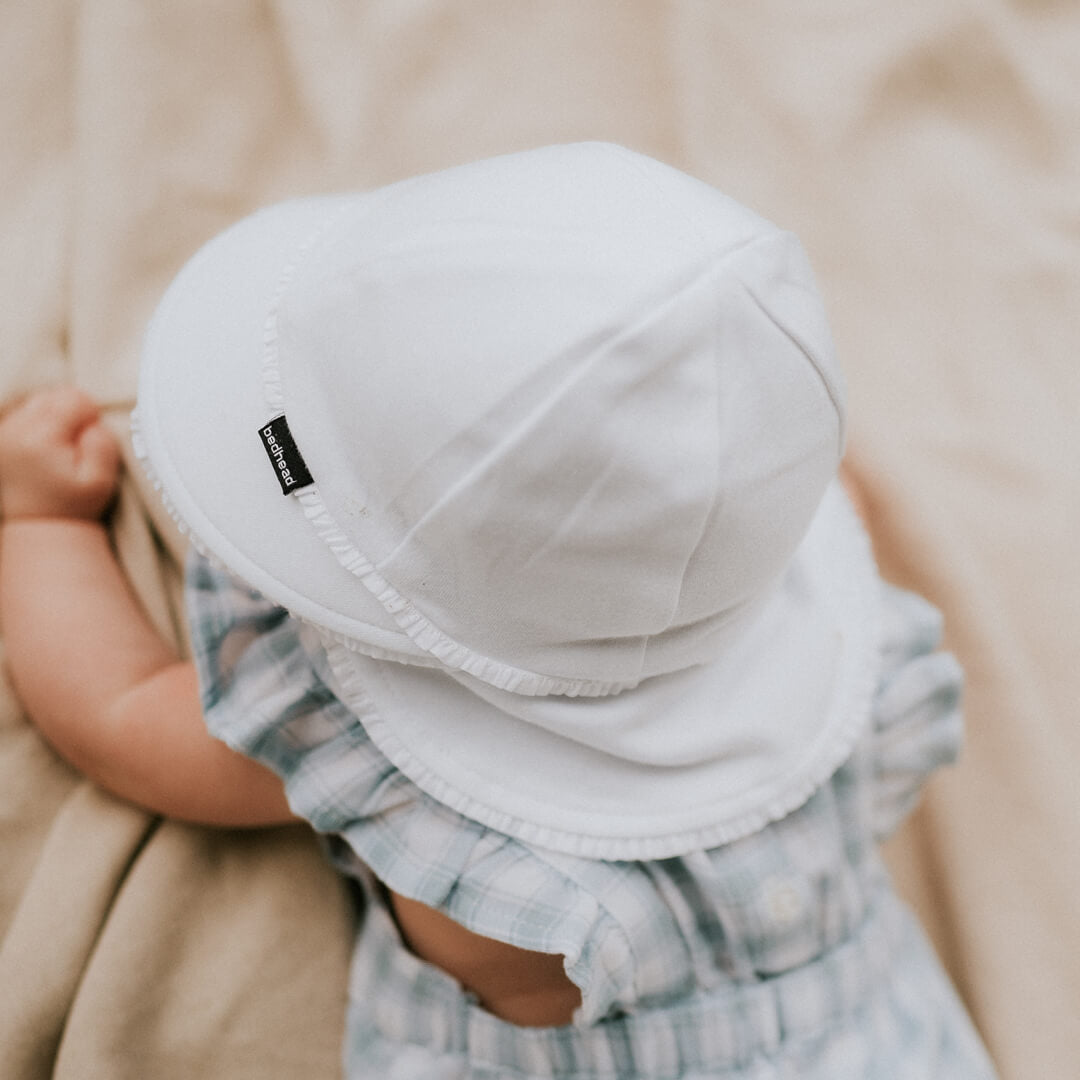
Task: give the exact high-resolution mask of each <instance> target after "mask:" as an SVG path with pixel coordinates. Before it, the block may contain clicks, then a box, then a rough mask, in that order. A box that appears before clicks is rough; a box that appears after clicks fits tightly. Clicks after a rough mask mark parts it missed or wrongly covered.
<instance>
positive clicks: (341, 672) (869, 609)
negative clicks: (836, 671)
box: [320, 498, 883, 860]
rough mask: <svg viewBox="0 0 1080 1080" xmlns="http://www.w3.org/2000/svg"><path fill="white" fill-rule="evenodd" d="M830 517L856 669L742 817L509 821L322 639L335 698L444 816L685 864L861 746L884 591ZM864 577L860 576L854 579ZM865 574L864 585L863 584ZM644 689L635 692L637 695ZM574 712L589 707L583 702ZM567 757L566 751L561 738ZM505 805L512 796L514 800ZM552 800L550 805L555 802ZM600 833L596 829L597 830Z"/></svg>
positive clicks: (739, 832) (763, 816) (779, 808)
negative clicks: (791, 762) (823, 725)
mask: <svg viewBox="0 0 1080 1080" xmlns="http://www.w3.org/2000/svg"><path fill="white" fill-rule="evenodd" d="M841 502H842V505H841V506H840V507H839V508H838V512H839V513H840V514H842V515H843V516H845V517H847V518H850V527H848V522H845V523H844V525H845V527H844V528H843V533H844V536H843V538H842V541H841V544H840V545H839V546H840V547H842V548H844V549H845V550H843V551H841V552H838V553H837V555H838V558H839V559H840V561H841V562H842V563H843V564H844V565H846V566H848V567H850V568H851V573H850V574H845V575H844V576H843V577H842V578H840V579H839V580H838V581H837V589H838V590H839V591H842V592H843V593H844V594H845V595H844V606H845V607H847V608H848V610H849V611H850V612H851V613H852V617H851V618H850V620H849V621H848V622H847V624H846V629H847V631H848V633H849V634H851V635H852V638H853V640H856V641H857V642H858V643H859V644H858V645H856V648H857V649H858V650H859V652H860V656H859V657H858V658H857V659H856V661H855V663H854V665H853V666H854V668H855V670H854V671H853V672H852V674H851V676H850V678H849V679H848V680H847V685H846V687H845V691H844V693H843V697H842V699H841V700H840V701H838V702H836V703H834V706H833V709H834V715H836V716H837V718H836V719H835V720H834V722H833V723H832V724H830V725H828V727H827V730H826V731H825V732H824V733H823V735H822V737H820V738H819V739H817V740H816V742H815V743H814V745H813V746H812V747H811V749H810V751H809V753H808V754H806V755H805V756H804V757H803V758H802V759H800V761H799V762H798V763H797V764H796V765H795V766H794V767H792V768H790V769H788V770H787V771H786V772H785V773H784V774H783V775H781V776H780V777H777V778H774V779H773V780H772V781H769V782H766V783H764V784H762V785H759V788H758V789H757V790H756V791H754V790H751V791H748V792H746V793H745V794H744V795H743V797H742V800H741V801H742V802H743V803H744V804H749V805H748V808H746V809H744V810H740V811H737V812H735V813H733V814H728V815H726V816H723V817H721V818H720V819H719V820H712V821H705V822H701V821H697V822H691V823H689V824H687V823H686V820H685V818H686V815H685V814H684V815H681V817H682V820H678V819H673V820H671V822H670V824H668V825H665V824H664V823H663V812H662V811H661V812H660V814H658V815H656V817H657V818H659V819H660V823H659V824H654V825H653V827H652V828H651V829H650V830H649V834H648V835H642V834H641V832H639V833H636V834H634V835H627V834H626V828H627V823H628V820H630V821H632V820H633V815H634V812H635V811H636V810H638V809H639V803H638V802H637V801H635V793H634V792H633V791H627V793H626V806H625V808H624V810H623V811H622V812H621V813H617V812H613V813H612V814H611V815H610V819H611V821H612V822H613V824H614V825H615V829H614V830H612V831H611V833H610V834H609V835H605V834H604V833H605V830H604V828H603V824H601V823H603V822H604V816H603V815H599V814H597V813H596V812H591V811H590V812H583V815H582V827H581V830H580V831H578V830H572V829H569V828H565V827H558V826H554V825H549V824H543V823H541V822H539V821H535V820H529V819H528V818H527V817H523V816H521V814H520V813H511V812H508V811H506V810H502V809H500V808H499V807H498V806H496V805H493V803H494V802H495V801H497V800H487V801H482V800H481V799H478V798H477V797H476V795H475V794H474V793H475V792H476V791H482V790H485V789H490V787H491V778H490V777H486V776H481V775H479V774H475V773H474V774H473V779H470V780H469V782H467V783H466V782H463V781H462V779H461V778H460V777H459V778H458V780H457V782H455V781H453V780H448V779H447V778H446V776H444V775H442V774H441V773H439V772H436V771H435V770H434V769H433V768H432V767H431V766H430V765H428V764H427V763H426V762H425V761H424V760H422V759H421V758H419V757H418V756H417V755H416V754H415V753H414V752H413V751H412V750H411V749H410V747H409V746H408V745H407V744H406V743H405V742H403V741H402V739H401V738H400V735H399V733H398V731H397V730H396V728H395V727H394V725H393V724H392V723H390V722H389V721H387V720H386V719H385V718H384V717H383V716H382V714H381V713H380V712H379V709H378V707H377V705H376V704H375V703H374V702H373V701H372V699H371V697H370V695H369V694H368V692H367V689H366V688H365V679H364V676H363V674H362V672H360V671H358V670H357V669H356V668H355V667H354V665H353V664H352V663H351V662H350V660H349V652H350V651H351V650H350V648H349V646H348V644H347V643H346V642H344V641H343V640H341V639H340V638H337V637H335V636H334V635H331V634H327V633H326V632H325V631H322V632H321V634H320V636H321V637H322V640H323V645H324V648H325V650H326V654H327V658H328V660H329V663H330V668H331V671H332V672H333V675H334V679H335V683H336V685H335V686H334V690H335V693H337V694H338V695H339V697H340V699H341V700H342V701H343V702H344V704H345V705H346V707H348V708H349V709H350V710H351V711H353V712H354V713H355V714H356V715H357V716H358V717H360V718H361V719H362V722H363V725H364V728H365V730H366V731H367V732H368V734H369V735H370V736H371V739H372V741H373V742H374V743H375V744H376V745H377V746H378V748H379V749H380V750H381V751H382V753H383V754H385V755H386V757H387V758H388V760H389V761H390V762H391V764H393V765H394V766H396V767H397V768H398V769H400V770H401V771H402V772H403V773H404V774H405V775H406V776H407V777H408V778H409V779H410V780H412V782H413V783H414V784H416V786H417V787H419V788H420V789H421V790H422V791H424V792H426V793H427V794H428V795H430V796H431V797H432V798H433V799H435V800H437V801H438V802H440V803H442V804H443V805H444V806H448V807H449V808H450V809H452V810H456V811H457V812H458V813H460V814H462V815H464V816H465V817H467V818H470V819H472V820H473V821H477V822H479V823H480V824H482V825H486V826H488V827H489V828H492V829H495V830H496V831H498V832H501V833H504V834H506V835H509V836H512V837H514V838H516V839H518V840H521V841H522V842H524V843H527V844H534V845H536V846H538V847H543V848H548V849H550V850H553V851H558V852H562V853H564V854H567V855H573V856H578V857H581V858H587V859H604V860H638V859H647V860H651V859H664V858H672V857H675V856H680V855H685V854H688V853H689V852H692V851H698V850H709V849H710V848H714V847H719V846H721V845H723V844H729V843H733V842H735V841H736V840H741V839H742V838H743V837H746V836H750V835H752V834H753V833H756V832H758V831H759V830H761V829H763V828H765V827H766V826H767V825H770V824H771V823H773V822H775V821H779V820H780V819H781V818H784V817H786V816H787V815H788V814H790V813H792V812H793V811H794V810H797V809H798V808H799V807H800V806H802V805H803V804H804V803H805V802H806V801H807V800H808V799H809V798H810V797H811V796H812V795H813V794H814V793H815V792H816V791H817V790H818V789H819V788H820V787H821V786H822V785H823V784H825V783H826V781H828V779H829V778H830V777H831V776H832V775H833V773H835V772H836V770H837V769H838V768H839V767H840V766H841V765H842V764H843V763H844V762H845V761H846V760H847V759H848V758H849V757H850V756H851V753H852V751H853V750H854V749H855V746H856V744H857V743H858V741H859V739H860V738H862V737H863V735H864V734H865V732H866V730H867V727H868V725H869V723H870V717H871V714H872V710H873V702H874V698H875V696H876V694H877V691H878V686H879V679H880V668H881V664H880V653H881V635H882V612H881V608H882V603H883V597H882V585H881V582H880V579H879V578H878V577H877V574H876V571H874V561H873V556H872V553H871V548H870V541H869V537H868V536H866V535H865V533H864V531H863V530H862V528H861V527H860V526H859V525H858V524H857V521H856V518H855V512H854V510H853V509H852V508H851V506H850V505H849V504H848V503H847V500H846V498H842V499H841ZM863 568H866V573H861V572H860V570H862V569H863ZM868 574H872V580H868ZM647 681H648V680H645V682H644V683H642V684H639V685H640V687H641V688H644V685H645V684H646V683H647ZM581 704H582V707H584V708H587V707H588V706H587V704H586V703H585V702H582V703H581ZM566 741H567V746H568V750H572V749H573V744H572V742H571V740H569V739H567V740H566ZM512 798H513V796H512ZM557 801H558V799H557V796H554V795H553V802H556V803H557ZM707 815H708V808H707V807H703V808H702V811H701V814H700V815H698V816H699V818H700V817H707ZM598 824H600V828H597V825H598Z"/></svg>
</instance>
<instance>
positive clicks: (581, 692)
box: [293, 485, 638, 697]
mask: <svg viewBox="0 0 1080 1080" xmlns="http://www.w3.org/2000/svg"><path fill="white" fill-rule="evenodd" d="M293 497H294V498H295V499H296V500H297V502H299V503H300V505H301V506H302V507H303V509H304V514H305V516H306V517H307V519H308V521H310V522H311V524H312V526H313V528H314V529H315V531H316V533H317V534H318V535H319V537H320V538H321V539H322V540H323V542H324V543H325V544H326V545H327V547H328V548H329V549H330V550H331V551H332V552H333V554H334V557H335V558H336V559H337V561H338V562H339V563H340V564H341V565H342V566H343V567H344V568H345V569H346V570H348V571H349V573H351V574H353V575H354V576H355V577H357V578H358V579H359V580H360V582H361V583H362V584H363V586H364V587H365V588H366V589H367V590H368V592H370V593H371V595H372V596H374V597H375V599H376V600H378V602H379V603H380V604H381V605H382V607H383V609H384V610H385V611H386V612H387V613H388V614H389V615H390V616H391V617H392V618H393V619H394V621H395V622H396V623H397V624H398V626H399V627H400V629H401V630H402V631H403V632H404V633H405V634H406V635H407V636H408V637H409V638H410V639H411V640H412V642H413V643H414V644H415V645H416V646H417V647H418V648H420V649H422V650H423V651H424V652H425V653H428V654H429V655H430V656H432V657H434V658H435V659H436V660H437V661H438V663H439V665H440V666H442V667H444V668H449V669H451V670H453V671H464V672H465V673H466V674H468V675H472V676H473V677H474V678H476V679H479V680H480V681H481V682H483V683H487V684H488V685H489V686H493V687H495V688H496V689H498V690H506V691H508V692H510V693H514V694H522V695H524V696H527V697H545V696H548V695H553V694H560V695H565V696H566V697H604V696H607V695H609V694H617V693H620V692H621V691H623V690H630V689H632V688H633V687H634V686H636V685H637V682H638V680H635V681H633V682H603V681H600V680H596V679H566V678H558V677H555V676H551V675H540V674H537V673H536V672H533V671H528V670H526V669H524V668H519V667H515V666H514V665H512V664H507V663H505V662H503V661H501V660H495V659H493V658H492V657H489V656H485V655H483V654H482V653H479V652H476V651H475V650H474V649H470V648H469V647H468V646H467V645H463V644H461V642H459V641H456V640H454V639H453V638H452V637H450V636H449V635H448V634H447V633H445V632H444V631H442V630H440V629H439V628H438V627H437V626H435V625H434V623H432V622H431V621H430V620H429V619H428V618H427V617H426V616H424V615H422V614H421V613H420V612H419V611H418V610H417V609H416V607H415V606H414V605H413V603H412V602H411V601H410V600H408V599H407V598H406V597H404V596H402V595H401V593H399V592H398V591H397V589H395V588H394V587H393V585H391V584H390V583H389V582H388V581H387V580H386V579H385V578H384V577H383V576H382V575H381V574H380V573H379V572H378V571H377V570H376V568H375V566H374V565H373V564H372V562H371V560H370V559H368V558H367V557H366V556H365V555H364V554H363V553H361V552H360V551H359V550H358V549H357V548H356V547H355V546H354V545H353V543H352V541H351V540H350V539H349V537H348V536H346V534H345V532H344V531H343V530H342V529H341V527H340V526H339V525H338V524H337V522H336V521H335V520H334V518H333V516H332V515H331V513H330V512H329V510H327V508H326V505H325V503H324V502H323V500H322V496H321V495H320V494H319V489H318V485H312V486H310V487H307V488H305V489H304V490H303V491H298V492H297V493H296V494H295V495H294V496H293ZM355 651H357V652H362V653H364V655H366V656H367V655H371V654H370V652H369V650H368V648H367V646H366V645H365V644H363V643H358V645H357V648H356V649H355Z"/></svg>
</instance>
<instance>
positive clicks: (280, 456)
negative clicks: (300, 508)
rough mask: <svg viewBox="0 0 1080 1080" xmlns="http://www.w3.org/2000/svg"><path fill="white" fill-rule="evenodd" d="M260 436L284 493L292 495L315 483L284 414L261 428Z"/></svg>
mask: <svg viewBox="0 0 1080 1080" xmlns="http://www.w3.org/2000/svg"><path fill="white" fill-rule="evenodd" d="M259 438H260V439H262V444H263V447H264V448H265V449H266V454H267V456H268V457H269V458H270V464H271V465H273V466H274V473H275V475H276V476H277V478H278V483H279V484H280V485H281V493H282V494H283V495H291V494H292V493H293V492H294V491H299V490H300V489H301V488H305V487H307V486H308V485H309V484H314V483H315V481H314V480H312V478H311V473H309V472H308V469H307V466H306V465H305V464H304V459H303V458H302V457H301V456H300V451H299V450H297V448H296V441H295V440H294V439H293V437H292V432H291V431H289V422H288V421H287V420H286V419H285V417H284V416H275V417H274V419H273V420H271V421H270V423H268V424H264V425H263V426H262V427H261V428H259Z"/></svg>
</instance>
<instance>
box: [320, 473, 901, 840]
mask: <svg viewBox="0 0 1080 1080" xmlns="http://www.w3.org/2000/svg"><path fill="white" fill-rule="evenodd" d="M879 603H880V582H879V579H878V577H877V573H876V568H875V566H874V563H873V558H872V555H871V552H870V547H869V540H868V538H867V536H866V534H865V531H864V530H863V528H862V526H861V523H860V522H859V521H858V518H857V516H856V515H855V512H854V511H853V509H852V508H851V506H850V504H849V503H848V500H847V498H846V496H845V495H844V493H843V491H842V489H841V488H840V485H839V484H834V485H833V486H832V488H831V489H830V490H829V491H828V492H827V494H826V496H825V499H824V500H823V502H822V504H821V507H820V509H819V511H818V513H817V516H816V518H815V520H814V522H813V524H812V526H811V529H810V531H809V533H808V535H807V536H806V538H805V540H804V541H803V543H802V545H801V546H800V548H799V550H798V552H797V554H796V556H795V559H794V560H793V563H792V565H791V567H790V568H789V570H788V571H787V572H786V574H785V575H784V577H783V579H782V580H781V581H780V582H779V583H778V584H777V587H776V588H775V590H774V591H773V592H772V594H771V596H770V598H769V600H768V602H767V603H766V604H765V605H764V606H763V607H762V608H761V609H760V611H759V612H758V615H757V617H756V619H754V620H753V621H752V622H751V623H750V624H749V625H748V626H747V628H746V631H745V633H744V634H743V635H742V637H741V638H740V640H738V641H737V642H735V643H734V645H733V646H732V647H730V648H727V649H725V650H724V651H723V653H722V654H721V655H718V656H717V657H716V658H715V660H713V661H712V662H710V663H706V664H702V665H697V666H695V667H692V668H688V669H686V670H684V671H680V672H676V673H674V674H671V675H660V676H656V677H654V678H651V679H647V680H645V681H644V682H642V683H641V684H640V685H638V686H637V687H636V688H634V689H632V690H626V691H623V692H622V693H620V694H616V695H612V696H610V697H592V698H590V697H548V698H542V697H541V698H537V697H524V696H522V695H515V694H512V693H508V692H506V691H500V690H497V689H495V688H493V687H490V686H487V685H485V684H484V683H481V682H480V681H479V680H476V679H472V678H470V677H469V676H467V675H463V674H461V673H460V672H456V673H454V672H444V671H437V670H426V669H422V668H417V667H413V666H411V665H406V664H400V663H394V662H388V661H380V660H377V659H373V658H371V657H369V656H364V655H362V654H360V653H357V652H356V651H354V650H351V649H349V648H348V647H346V646H345V645H344V644H342V643H341V642H336V641H329V640H327V641H325V642H324V644H325V647H326V648H327V651H328V653H329V657H330V664H331V668H332V670H333V673H334V676H335V679H336V683H337V685H336V687H335V690H336V692H337V693H338V694H339V695H340V696H341V697H342V699H343V700H344V701H345V702H346V704H348V705H349V706H350V707H351V708H352V709H353V710H354V711H356V713H357V714H358V715H360V716H362V717H363V723H364V727H365V729H366V730H367V732H368V734H369V735H370V736H371V738H372V739H373V741H374V742H375V743H376V745H378V747H379V748H380V749H381V750H382V752H383V753H384V754H386V756H387V757H388V758H389V759H390V761H391V762H393V764H394V765H396V766H397V767H398V768H399V769H401V771H402V772H403V773H405V774H406V775H407V776H408V777H409V778H410V779H411V780H412V781H413V782H414V783H415V784H417V786H418V787H420V788H421V789H422V790H424V791H426V792H427V793H428V794H429V795H431V796H432V797H434V798H435V799H437V800H438V801H439V802H441V803H443V804H445V805H448V806H450V807H452V808H453V809H455V810H457V811H459V812H460V813H462V814H464V815H465V816H467V817H470V818H472V819H473V820H476V821H479V822H481V823H482V824H485V825H488V826H490V827H491V828H494V829H496V830H498V831H500V832H503V833H506V834H508V835H510V836H514V837H516V838H518V839H520V840H523V841H525V842H528V843H531V844H536V845H539V846H542V847H545V848H549V849H551V850H554V851H559V852H562V853H566V854H571V855H577V856H582V857H587V858H602V859H658V858H667V857H671V856H676V855H683V854H686V853H687V852H690V851H694V850H704V849H708V848H711V847H715V846H718V845H720V844H724V843H730V842H732V841H734V840H737V839H740V838H741V837H743V836H747V835H749V834H751V833H753V832H756V831H757V830H758V829H760V828H762V827H763V826H764V825H766V824H768V823H769V822H771V821H775V820H778V819H779V818H781V817H783V816H785V815H786V814H788V813H790V812H791V811H793V810H795V809H797V808H798V807H799V806H801V805H802V804H803V803H804V802H805V801H806V800H807V799H808V798H809V797H810V796H811V795H812V794H813V792H814V791H815V790H816V789H817V788H818V787H820V786H821V784H823V783H824V782H825V781H826V780H827V779H828V777H829V776H831V775H832V773H833V772H834V771H835V770H836V769H837V768H838V767H839V766H840V765H841V764H842V763H843V762H844V760H846V758H847V757H848V756H849V755H850V754H851V752H852V749H853V747H854V745H855V743H856V742H857V741H858V739H859V737H860V736H861V735H862V733H863V732H864V730H865V728H866V725H867V723H868V721H869V717H870V710H871V704H872V699H873V695H874V692H875V690H876V686H877V679H878V670H879V659H878V652H879V638H880V630H879V623H880V611H879Z"/></svg>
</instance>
